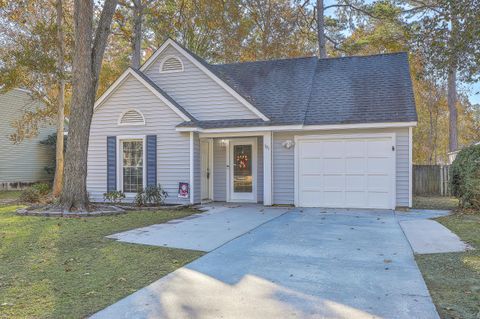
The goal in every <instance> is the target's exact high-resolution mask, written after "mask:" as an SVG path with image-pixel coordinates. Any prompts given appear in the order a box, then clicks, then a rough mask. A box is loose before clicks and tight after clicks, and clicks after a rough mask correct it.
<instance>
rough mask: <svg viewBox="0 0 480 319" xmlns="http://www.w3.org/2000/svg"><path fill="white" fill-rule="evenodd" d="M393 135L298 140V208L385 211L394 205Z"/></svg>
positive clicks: (312, 137)
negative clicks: (382, 209) (384, 209)
mask: <svg viewBox="0 0 480 319" xmlns="http://www.w3.org/2000/svg"><path fill="white" fill-rule="evenodd" d="M393 146H394V143H393V137H392V136H385V135H382V136H380V135H379V136H367V137H362V136H348V137H341V138H332V137H330V138H322V137H319V136H304V137H298V138H297V170H298V171H297V194H296V196H297V205H298V206H303V207H338V208H386V209H392V208H394V206H395V201H394V196H395V192H394V187H395V152H394V147H393Z"/></svg>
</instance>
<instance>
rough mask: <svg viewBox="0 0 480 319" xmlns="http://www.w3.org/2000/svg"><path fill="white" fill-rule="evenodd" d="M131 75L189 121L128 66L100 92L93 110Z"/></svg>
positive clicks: (185, 117)
mask: <svg viewBox="0 0 480 319" xmlns="http://www.w3.org/2000/svg"><path fill="white" fill-rule="evenodd" d="M129 75H131V76H133V77H134V78H135V79H137V80H138V81H139V82H140V83H142V84H143V85H145V87H146V88H147V89H149V90H150V91H151V92H152V93H153V94H154V95H155V96H157V97H158V98H159V99H160V100H162V102H164V103H165V104H166V105H167V106H168V107H169V108H171V109H172V111H174V112H175V113H176V114H177V115H178V116H180V118H181V119H182V120H184V121H188V122H190V121H191V120H190V118H189V117H188V116H187V115H185V113H183V112H182V111H181V110H179V109H178V108H177V107H176V106H175V105H174V104H173V103H172V102H170V101H169V100H168V99H167V98H166V97H165V96H163V95H162V94H161V93H160V92H158V91H157V90H156V89H155V88H154V87H152V86H151V85H150V84H149V83H148V82H147V81H145V80H144V79H143V78H142V77H141V76H140V75H138V74H137V73H136V72H135V71H133V70H132V69H131V68H128V69H126V70H125V72H123V73H122V75H120V76H119V77H118V79H117V80H116V81H115V82H113V84H112V85H110V87H109V88H108V90H107V91H105V93H103V94H102V96H100V97H99V98H98V100H97V101H96V102H95V105H94V107H93V109H94V112H95V111H96V110H97V108H98V107H100V106H101V105H102V104H103V102H105V100H106V99H107V98H108V97H110V95H112V94H113V92H115V90H116V89H117V88H118V87H119V86H120V85H121V84H122V83H123V82H125V81H126V80H127V79H128V76H129Z"/></svg>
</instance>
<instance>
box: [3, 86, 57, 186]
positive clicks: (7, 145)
mask: <svg viewBox="0 0 480 319" xmlns="http://www.w3.org/2000/svg"><path fill="white" fill-rule="evenodd" d="M38 107H43V105H42V104H41V103H40V102H38V101H34V100H32V99H31V97H30V96H29V95H28V93H27V92H25V91H22V90H17V89H15V90H11V91H9V92H7V93H5V94H1V95H0V110H1V114H2V116H1V118H0V149H1V151H0V189H2V188H10V187H12V188H16V187H17V185H16V184H17V183H19V184H20V185H18V186H19V187H21V186H22V185H21V184H23V183H25V184H29V183H33V182H38V181H50V180H51V179H53V176H51V175H48V174H47V172H46V171H45V167H46V166H50V165H51V164H52V163H53V161H54V158H55V151H54V150H53V149H52V148H50V147H49V146H47V145H42V144H40V142H41V141H43V140H45V139H46V138H47V137H48V136H49V135H50V134H54V133H55V132H56V129H55V126H54V125H53V123H42V124H41V125H40V127H39V131H38V135H37V136H36V137H33V138H28V139H25V140H23V141H22V142H21V143H19V144H13V143H12V142H11V141H10V135H11V134H12V133H14V132H15V129H14V128H13V127H12V123H13V122H14V121H16V120H19V119H20V118H21V116H22V115H23V112H24V111H25V110H33V109H35V108H38Z"/></svg>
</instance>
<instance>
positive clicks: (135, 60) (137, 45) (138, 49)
mask: <svg viewBox="0 0 480 319" xmlns="http://www.w3.org/2000/svg"><path fill="white" fill-rule="evenodd" d="M142 20H143V4H142V0H133V38H132V51H133V52H132V68H134V69H139V68H140V63H141V59H142V56H141V54H142Z"/></svg>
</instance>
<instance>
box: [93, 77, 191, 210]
mask: <svg viewBox="0 0 480 319" xmlns="http://www.w3.org/2000/svg"><path fill="white" fill-rule="evenodd" d="M129 109H136V110H138V111H140V112H141V113H142V114H143V116H144V118H145V125H137V126H133V125H132V126H125V125H123V126H119V125H118V120H119V117H120V116H121V114H122V113H123V112H125V111H127V110H129ZM180 122H183V120H182V119H181V118H180V117H179V116H178V115H177V114H176V113H175V112H174V111H173V110H171V109H170V108H169V107H168V106H167V105H165V103H163V102H162V101H161V100H160V99H159V98H158V97H157V96H155V95H154V94H153V93H152V92H151V91H150V90H149V89H148V88H146V87H145V86H144V85H143V84H142V83H140V82H139V81H138V80H137V79H135V78H134V77H133V76H131V75H130V76H129V77H128V78H127V79H126V80H125V82H123V83H122V84H121V85H120V86H119V87H118V88H117V89H116V90H115V92H113V93H112V95H111V96H110V97H109V98H108V99H107V100H106V101H105V102H104V103H103V104H102V105H100V106H99V107H98V108H97V109H96V111H95V113H94V115H93V119H92V125H91V129H90V144H89V149H88V175H87V189H88V192H89V193H90V198H91V200H94V201H102V200H103V193H104V192H106V189H107V169H106V167H107V154H106V149H107V144H106V143H107V136H119V135H157V182H158V183H159V184H161V185H162V186H163V188H164V189H165V190H166V191H167V192H168V193H169V197H168V198H167V201H166V202H167V203H176V202H182V203H185V202H188V201H189V200H188V199H186V200H185V199H178V198H177V194H178V183H179V182H187V183H189V182H190V135H189V133H180V132H177V131H176V130H175V126H176V125H177V124H178V123H180ZM117 147H118V145H117ZM118 164H119V163H117V167H118Z"/></svg>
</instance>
